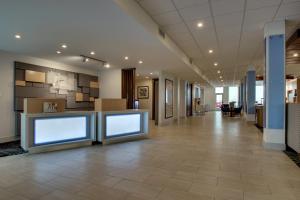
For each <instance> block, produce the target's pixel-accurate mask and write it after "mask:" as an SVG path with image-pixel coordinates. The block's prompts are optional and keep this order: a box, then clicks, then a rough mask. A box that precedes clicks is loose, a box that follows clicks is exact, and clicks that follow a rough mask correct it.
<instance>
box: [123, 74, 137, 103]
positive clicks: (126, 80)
mask: <svg viewBox="0 0 300 200" xmlns="http://www.w3.org/2000/svg"><path fill="white" fill-rule="evenodd" d="M135 78H136V76H135V68H127V69H122V86H121V87H122V98H123V99H126V100H127V109H133V108H134V100H135Z"/></svg>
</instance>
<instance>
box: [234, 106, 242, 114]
mask: <svg viewBox="0 0 300 200" xmlns="http://www.w3.org/2000/svg"><path fill="white" fill-rule="evenodd" d="M242 109H243V106H240V107H238V108H234V113H235V114H239V115H242Z"/></svg>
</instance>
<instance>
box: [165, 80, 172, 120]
mask: <svg viewBox="0 0 300 200" xmlns="http://www.w3.org/2000/svg"><path fill="white" fill-rule="evenodd" d="M171 117H173V81H172V80H169V79H166V80H165V118H166V119H167V118H171Z"/></svg>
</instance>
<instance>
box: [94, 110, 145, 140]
mask: <svg viewBox="0 0 300 200" xmlns="http://www.w3.org/2000/svg"><path fill="white" fill-rule="evenodd" d="M97 115H98V125H97V132H98V134H97V135H98V137H97V139H98V141H99V142H102V143H103V144H109V143H114V142H121V141H127V140H133V139H140V138H145V137H147V135H148V130H149V127H148V120H149V116H148V115H149V114H148V111H147V110H140V109H133V110H122V111H101V112H97Z"/></svg>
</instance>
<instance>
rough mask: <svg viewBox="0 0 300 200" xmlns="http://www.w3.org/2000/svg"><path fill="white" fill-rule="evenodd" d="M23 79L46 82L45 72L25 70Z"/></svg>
mask: <svg viewBox="0 0 300 200" xmlns="http://www.w3.org/2000/svg"><path fill="white" fill-rule="evenodd" d="M25 81H29V82H36V83H45V82H46V74H45V72H38V71H32V70H25Z"/></svg>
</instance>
